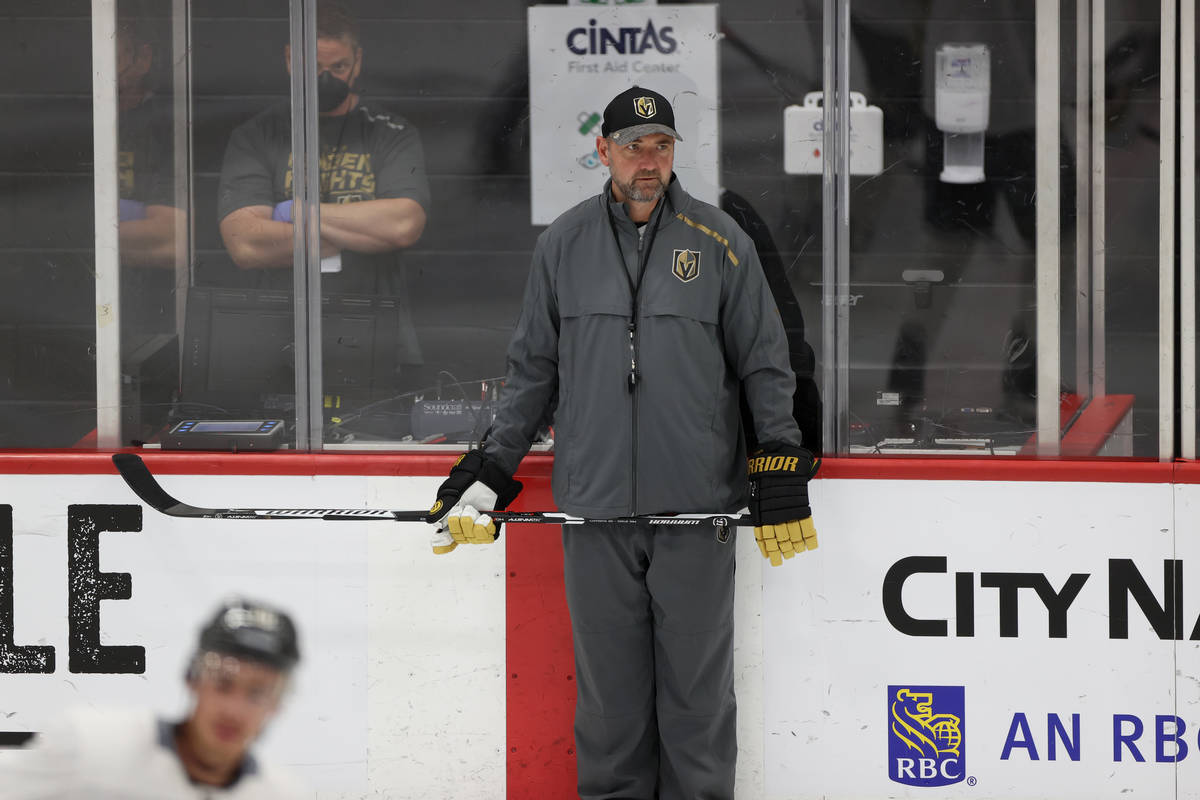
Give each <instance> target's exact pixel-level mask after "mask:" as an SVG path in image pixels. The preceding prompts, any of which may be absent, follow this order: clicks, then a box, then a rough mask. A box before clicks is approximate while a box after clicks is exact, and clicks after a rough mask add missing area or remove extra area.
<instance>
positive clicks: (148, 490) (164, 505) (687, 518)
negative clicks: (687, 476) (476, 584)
mask: <svg viewBox="0 0 1200 800" xmlns="http://www.w3.org/2000/svg"><path fill="white" fill-rule="evenodd" d="M112 460H113V464H114V465H116V467H117V472H119V473H121V477H122V478H123V479H124V480H125V483H127V484H128V485H129V488H130V489H132V490H133V493H134V494H136V495H137V496H138V497H139V498H141V500H142V502H143V503H145V504H146V505H148V506H150V507H151V508H153V509H154V510H156V511H160V512H162V513H163V514H166V515H168V516H171V517H189V518H192V519H325V520H336V521H339V522H344V521H351V520H367V521H368V522H369V521H379V520H390V521H393V522H431V521H432V520H430V518H429V512H428V511H395V510H391V509H386V508H202V507H200V506H193V505H188V504H187V503H184V502H181V501H179V500H176V499H175V498H174V497H172V496H171V495H169V494H167V490H166V489H164V488H163V487H162V486H161V485H160V484H159V482H158V479H156V478H155V477H154V475H153V474H151V472H150V469H149V468H148V467H147V466H146V464H145V462H143V461H142V459H141V456H138V455H136V454H134V453H115V454H113V457H112ZM488 516H490V517H491V518H492V519H494V520H495V521H496V522H516V523H550V524H554V525H578V524H580V523H583V522H607V523H623V524H638V523H640V524H651V525H684V526H703V525H712V526H713V527H715V528H728V527H729V526H730V525H737V524H739V523H745V522H748V521H749V519H750V515H749V514H679V515H659V516H648V517H613V518H608V519H585V518H583V517H575V516H571V515H570V514H563V513H560V512H557V511H489V512H488Z"/></svg>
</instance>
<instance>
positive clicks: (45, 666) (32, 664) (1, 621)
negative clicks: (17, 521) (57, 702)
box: [0, 506, 54, 675]
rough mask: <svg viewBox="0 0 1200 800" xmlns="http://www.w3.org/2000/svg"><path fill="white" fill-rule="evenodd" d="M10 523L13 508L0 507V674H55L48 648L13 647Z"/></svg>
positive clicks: (11, 533)
mask: <svg viewBox="0 0 1200 800" xmlns="http://www.w3.org/2000/svg"><path fill="white" fill-rule="evenodd" d="M14 635H15V631H14V629H13V523H12V506H0V673H5V674H26V675H28V674H35V673H42V672H54V648H53V647H51V646H50V645H28V646H25V647H19V646H17V645H15V644H13V637H14Z"/></svg>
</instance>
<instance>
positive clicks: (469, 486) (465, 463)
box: [429, 450, 522, 555]
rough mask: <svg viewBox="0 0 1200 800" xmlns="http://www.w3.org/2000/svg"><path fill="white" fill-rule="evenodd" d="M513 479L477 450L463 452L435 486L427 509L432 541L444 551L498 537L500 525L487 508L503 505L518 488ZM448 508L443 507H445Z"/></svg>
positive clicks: (435, 548) (437, 552)
mask: <svg viewBox="0 0 1200 800" xmlns="http://www.w3.org/2000/svg"><path fill="white" fill-rule="evenodd" d="M521 488H522V486H521V482H520V481H515V480H513V479H512V478H510V477H509V476H508V475H506V474H504V471H503V470H502V469H500V467H499V466H497V465H496V464H495V463H494V462H493V461H491V460H489V459H488V458H487V457H486V456H484V455H483V453H482V452H481V451H479V450H471V451H470V452H468V453H464V454H463V455H462V456H461V457H460V458H459V459H458V461H456V462H454V467H453V468H451V470H450V477H449V478H447V479H446V480H445V482H444V483H442V485H441V486H440V487H439V488H438V497H437V502H435V503H434V504H433V508H431V509H430V510H429V517H430V521H431V522H433V524H434V526H435V527H434V532H433V540H432V542H431V545H432V547H433V552H434V554H435V555H444V554H446V553H449V552H450V551H452V550H454V548H456V547H458V546H459V545H460V544H491V543H492V542H494V541H496V539H498V538H500V528H501V525H502V524H503V523H501V524H500V525H498V524H496V522H495V520H493V519H492V518H491V516H489V515H488V513H487V512H489V511H495V510H497V509H504V508H506V507H507V506H508V504H509V503H511V502H512V501H513V500H514V499H516V496H517V495H518V494H519V493H520V491H521ZM447 508H448V509H449V511H446V509H447Z"/></svg>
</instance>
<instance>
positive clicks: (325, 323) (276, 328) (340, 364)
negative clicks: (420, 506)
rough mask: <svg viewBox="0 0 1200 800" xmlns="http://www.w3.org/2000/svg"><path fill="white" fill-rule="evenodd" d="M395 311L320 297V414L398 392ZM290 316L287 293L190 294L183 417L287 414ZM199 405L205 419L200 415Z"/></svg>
mask: <svg viewBox="0 0 1200 800" xmlns="http://www.w3.org/2000/svg"><path fill="white" fill-rule="evenodd" d="M402 307H403V305H402V301H401V299H400V298H396V297H379V296H371V295H325V296H323V297H322V298H321V339H322V381H323V391H324V394H325V396H326V406H327V408H333V409H346V410H349V409H353V408H359V407H362V406H364V405H366V404H369V403H373V402H377V401H381V400H386V399H387V398H389V397H393V396H395V395H397V394H398V393H400V391H401V390H400V388H399V387H400V386H401V377H402V376H401V375H400V374H399V365H398V356H399V336H400V330H401V328H400V324H401V316H400V315H401V308H402ZM294 313H295V308H294V304H293V298H292V293H291V292H288V291H282V290H271V289H223V288H193V289H191V290H190V291H189V293H188V301H187V318H186V324H185V329H184V337H185V342H184V348H183V367H182V386H181V389H182V391H181V400H182V401H183V403H184V404H185V405H188V404H190V405H192V406H193V408H191V409H190V413H191V414H192V415H196V414H200V415H202V416H209V415H214V416H215V415H219V413H220V412H222V411H224V412H228V413H235V412H236V413H243V414H244V413H258V412H268V411H270V412H276V413H279V412H293V410H294V408H295V346H294V343H293V342H294V335H295V328H294V321H293V320H294ZM196 406H199V408H197V407H196ZM204 407H208V409H209V411H210V412H212V414H203V413H202V412H203V409H204Z"/></svg>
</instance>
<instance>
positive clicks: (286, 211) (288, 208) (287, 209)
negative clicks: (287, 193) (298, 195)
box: [271, 200, 292, 222]
mask: <svg viewBox="0 0 1200 800" xmlns="http://www.w3.org/2000/svg"><path fill="white" fill-rule="evenodd" d="M271 219H273V220H275V221H276V222H291V221H292V201H291V200H284V201H283V202H282V203H276V204H275V211H274V212H272V214H271Z"/></svg>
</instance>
